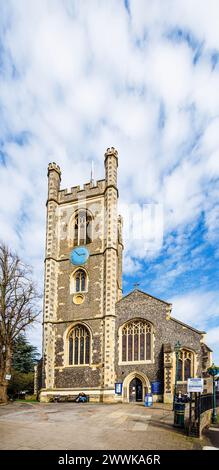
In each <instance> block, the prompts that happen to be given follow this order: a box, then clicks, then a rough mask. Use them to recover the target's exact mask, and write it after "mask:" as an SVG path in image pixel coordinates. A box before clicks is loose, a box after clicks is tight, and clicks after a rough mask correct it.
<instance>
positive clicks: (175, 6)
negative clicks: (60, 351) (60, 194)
mask: <svg viewBox="0 0 219 470" xmlns="http://www.w3.org/2000/svg"><path fill="white" fill-rule="evenodd" d="M0 9H1V18H0V220H1V238H3V239H4V240H6V241H7V242H8V244H9V245H10V246H11V247H12V248H14V249H15V250H17V251H18V252H19V253H20V255H21V256H22V257H23V258H24V259H25V260H26V261H27V262H29V263H30V264H31V265H33V267H34V275H35V277H36V279H37V282H38V283H39V287H40V289H42V285H43V257H44V237H45V200H46V191H47V178H46V169H47V165H48V162H50V161H56V162H57V163H58V164H59V165H60V166H61V169H62V187H70V186H73V185H76V184H83V183H84V182H86V181H88V180H89V177H90V167H91V160H92V159H93V160H94V162H95V177H96V178H97V179H98V178H102V177H103V175H104V173H103V155H104V151H105V149H106V148H107V147H109V146H114V147H116V148H117V149H118V151H119V189H120V208H121V211H122V209H124V208H125V207H127V206H130V205H132V204H133V205H135V206H136V207H139V208H141V207H142V206H143V205H144V204H149V205H154V207H155V206H156V207H157V208H160V209H159V210H160V212H159V214H160V216H159V220H160V229H162V235H163V238H162V243H161V240H160V239H158V240H157V239H155V241H154V243H153V244H152V246H150V247H148V245H147V244H146V245H145V243H142V240H135V241H134V242H133V241H132V240H130V239H128V238H127V236H126V228H124V231H125V242H126V243H125V256H124V292H125V293H126V292H128V291H129V290H130V289H132V288H133V285H134V283H135V282H139V285H140V288H141V289H143V290H145V291H146V292H149V293H151V294H153V295H155V296H157V297H161V298H163V299H164V300H168V301H170V302H172V303H173V315H174V316H175V317H177V318H179V319H181V320H184V321H186V322H188V323H190V324H191V325H194V326H195V327H196V328H200V329H204V330H206V331H207V332H208V335H207V342H208V344H209V346H211V347H212V348H213V349H214V351H215V356H214V358H215V360H216V361H217V362H218V363H219V293H218V274H219V273H218V270H219V268H218V258H219V249H218V241H219V132H218V129H219V28H218V17H219V4H218V1H217V0H209V1H208V2H205V1H204V0H154V1H153V2H151V1H149V0H142V1H141V0H135V1H132V0H129V1H128V0H126V1H122V0H121V1H119V0H111V1H110V0H109V1H107V2H103V1H96V0H89V1H86V0H85V1H83V2H81V1H72V0H63V1H61V0H59V1H58V0H39V1H37V2H35V1H34V0H19V2H18V1H11V0H8V1H7V2H5V1H4V0H0ZM125 213H126V211H125V210H124V214H125ZM124 214H123V215H124ZM161 219H162V223H161ZM126 222H127V221H126V218H125V221H124V223H125V226H126ZM30 336H31V340H32V341H33V342H34V343H35V344H37V345H40V343H41V330H40V325H39V326H38V327H36V328H35V329H33V330H32V331H31V334H30Z"/></svg>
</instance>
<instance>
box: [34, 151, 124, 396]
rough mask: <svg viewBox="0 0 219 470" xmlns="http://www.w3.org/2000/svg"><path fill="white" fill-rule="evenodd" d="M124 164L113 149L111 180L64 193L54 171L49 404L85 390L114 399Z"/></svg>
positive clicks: (46, 368) (46, 367) (46, 341)
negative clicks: (120, 177)
mask: <svg viewBox="0 0 219 470" xmlns="http://www.w3.org/2000/svg"><path fill="white" fill-rule="evenodd" d="M117 167H118V153H117V151H116V150H115V149H114V147H112V148H108V149H107V151H106V153H105V179H103V180H99V181H97V182H96V184H94V182H93V181H90V182H89V183H86V184H84V186H83V188H80V186H75V187H72V188H71V189H70V190H67V189H63V190H61V189H60V182H61V171H60V168H59V166H58V165H56V164H55V163H50V164H49V166H48V200H47V231H46V253H45V286H44V316H43V383H42V389H41V392H40V400H41V401H48V400H49V399H50V398H52V396H54V395H57V394H58V395H65V396H76V395H77V394H78V393H79V392H85V393H86V394H88V395H89V396H90V400H93V401H113V400H114V387H115V317H116V313H115V304H116V302H117V301H118V300H120V299H121V297H122V251H123V244H122V218H121V216H118V214H117V202H118V188H117Z"/></svg>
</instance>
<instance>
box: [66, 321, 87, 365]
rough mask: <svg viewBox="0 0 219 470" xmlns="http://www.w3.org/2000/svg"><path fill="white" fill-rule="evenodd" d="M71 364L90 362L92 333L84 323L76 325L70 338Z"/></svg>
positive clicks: (69, 353)
mask: <svg viewBox="0 0 219 470" xmlns="http://www.w3.org/2000/svg"><path fill="white" fill-rule="evenodd" d="M68 346H69V347H68V360H69V365H75V366H78V365H85V364H89V363H90V333H89V331H88V329H87V328H86V327H85V326H84V325H76V326H75V327H74V328H73V330H71V333H70V335H69V338H68Z"/></svg>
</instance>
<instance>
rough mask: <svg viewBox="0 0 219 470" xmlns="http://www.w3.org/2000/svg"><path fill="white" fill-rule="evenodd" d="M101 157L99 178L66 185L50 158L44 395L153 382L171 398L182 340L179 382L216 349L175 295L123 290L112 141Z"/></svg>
mask: <svg viewBox="0 0 219 470" xmlns="http://www.w3.org/2000/svg"><path fill="white" fill-rule="evenodd" d="M104 163H105V178H104V179H103V180H99V181H97V182H96V183H94V181H93V180H91V181H90V182H89V183H86V184H84V186H83V188H80V186H75V187H72V188H71V189H70V190H67V189H60V183H61V170H60V168H59V166H58V165H56V163H50V164H49V166H48V199H47V223H46V227H47V228H46V250H45V279H44V314H43V357H42V361H41V364H40V367H39V368H38V371H35V377H36V381H37V383H38V396H39V399H40V401H49V400H51V399H53V398H54V396H55V395H60V396H63V398H64V397H66V399H67V398H69V397H70V398H71V397H76V396H77V395H78V393H80V392H84V393H86V394H87V395H89V399H90V401H97V402H100V401H101V402H118V401H123V402H128V401H142V400H144V396H145V394H146V393H148V392H151V391H152V392H153V394H154V399H155V400H161V401H162V400H163V401H164V402H171V401H172V399H173V389H174V382H175V369H176V367H175V352H174V346H175V343H176V341H177V340H179V341H180V343H181V347H182V352H181V356H180V372H179V373H180V377H179V379H181V380H179V381H178V389H180V390H182V391H184V389H185V386H186V378H187V377H188V375H191V376H194V377H195V376H200V375H204V373H205V371H206V369H207V367H208V365H209V364H210V361H211V350H210V349H209V348H208V347H207V346H206V345H205V343H204V332H202V331H198V330H196V329H194V328H192V327H191V326H189V325H186V324H184V323H182V322H180V321H178V320H176V319H174V318H173V317H171V308H172V306H171V304H170V303H168V302H165V301H163V300H160V299H158V298H155V297H153V296H151V295H149V294H147V293H145V292H142V291H140V290H138V289H135V290H134V291H132V292H131V293H129V294H128V295H126V296H124V297H123V296H122V255H123V240H122V226H123V221H122V217H121V215H118V213H117V204H118V194H119V193H118V188H117V168H118V152H117V150H115V149H114V147H111V148H108V149H107V151H106V153H105V159H104ZM88 229H89V237H87V236H86V233H87V232H86V231H88ZM79 233H80V234H82V233H83V238H82V239H81V238H80V235H78V234H79ZM80 248H83V249H85V250H86V253H88V256H87V258H86V259H85V260H82V258H81V260H82V261H81V264H80V262H79V263H78V262H77V263H76V264H74V261H72V257H71V255H72V252H74V250H76V254H77V255H78V256H79V260H80V256H81V254H80V253H79V251H78V250H79V249H80ZM191 315H192V311H191ZM116 384H117V385H118V386H119V387H117V385H116ZM36 388H37V387H36V384H35V389H36Z"/></svg>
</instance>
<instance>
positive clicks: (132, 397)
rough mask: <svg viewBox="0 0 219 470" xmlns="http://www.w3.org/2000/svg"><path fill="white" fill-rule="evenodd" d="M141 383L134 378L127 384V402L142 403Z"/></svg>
mask: <svg viewBox="0 0 219 470" xmlns="http://www.w3.org/2000/svg"><path fill="white" fill-rule="evenodd" d="M142 389H143V386H142V381H141V380H140V379H138V377H135V378H134V379H132V380H131V382H130V384H129V401H131V402H133V401H142V392H143V390H142Z"/></svg>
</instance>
